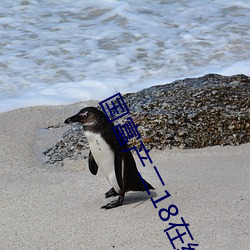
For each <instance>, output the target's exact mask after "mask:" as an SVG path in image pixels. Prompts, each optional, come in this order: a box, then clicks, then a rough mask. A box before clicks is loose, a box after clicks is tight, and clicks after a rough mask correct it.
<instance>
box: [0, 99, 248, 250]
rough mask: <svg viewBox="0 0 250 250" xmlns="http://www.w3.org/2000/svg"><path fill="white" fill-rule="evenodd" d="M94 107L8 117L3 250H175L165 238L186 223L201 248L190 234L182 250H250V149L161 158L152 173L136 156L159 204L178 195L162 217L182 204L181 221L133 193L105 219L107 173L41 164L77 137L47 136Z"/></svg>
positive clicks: (1, 199)
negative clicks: (189, 248) (192, 246)
mask: <svg viewBox="0 0 250 250" xmlns="http://www.w3.org/2000/svg"><path fill="white" fill-rule="evenodd" d="M86 105H89V104H88V103H87V104H86V103H84V104H76V105H70V106H60V107H35V108H26V109H20V110H15V111H13V112H8V113H1V114H0V127H1V133H0V139H1V145H0V147H1V150H0V188H1V193H0V249H6V250H12V249H19V250H20V249H173V247H172V246H171V243H170V241H169V239H168V238H167V235H166V234H165V233H164V231H163V230H164V229H166V228H168V227H169V225H168V223H180V222H181V217H183V218H184V220H185V221H186V222H187V223H189V224H190V226H189V229H190V232H191V233H192V235H193V237H194V240H193V241H192V240H191V239H190V237H189V236H188V234H186V235H184V236H183V240H184V242H185V244H183V245H182V244H181V242H180V241H179V240H176V241H174V243H175V244H176V247H177V248H178V249H181V247H183V246H185V245H186V244H187V243H197V244H199V246H198V247H196V249H202V250H203V249H219V250H224V249H225V250H230V249H232V250H235V249H244V250H247V249H249V244H250V236H249V228H250V220H249V211H250V203H249V190H250V180H249V171H250V168H249V167H250V153H249V152H250V144H245V145H240V146H237V147H230V146H227V147H221V146H216V147H211V148H204V149H196V150H177V149H173V150H165V151H157V150H152V151H151V152H150V156H151V158H152V160H153V162H154V165H150V164H148V165H147V166H146V167H145V168H144V167H143V166H142V165H141V163H140V162H139V161H138V158H137V156H136V155H135V159H136V161H137V163H138V164H137V165H138V168H139V171H140V172H141V173H142V175H143V176H144V178H145V179H146V180H147V181H149V182H150V183H151V184H152V185H153V186H154V187H155V188H156V190H155V192H153V193H152V194H153V196H154V199H157V198H160V197H162V196H163V195H164V190H165V189H167V190H168V192H169V193H171V197H169V198H167V199H165V200H163V201H161V202H159V203H158V204H159V205H158V208H159V209H160V208H168V206H169V205H171V204H174V205H176V206H177V207H178V210H179V213H178V215H177V216H171V217H170V219H169V221H162V220H161V219H160V217H159V215H158V211H159V209H155V208H154V206H153V204H152V202H151V201H150V199H149V196H148V195H147V193H128V194H127V195H126V197H125V203H124V205H123V206H121V207H118V208H115V209H111V210H103V209H100V207H101V206H102V205H104V204H106V203H107V199H105V198H104V193H105V192H106V191H107V190H108V189H109V188H110V186H109V184H108V182H107V180H106V179H105V178H104V176H103V175H102V173H101V172H99V173H98V174H97V176H93V175H91V173H90V172H89V170H88V166H87V160H81V161H80V160H79V161H69V160H68V161H65V162H64V165H60V164H59V165H44V164H43V163H42V162H41V160H42V151H43V150H45V149H47V148H48V147H50V146H53V145H54V143H56V142H57V141H58V140H59V139H60V137H61V135H62V133H63V132H64V131H66V130H67V127H63V128H60V129H52V130H45V129H43V128H45V127H46V126H49V125H53V124H57V123H60V122H62V121H64V119H65V118H67V117H68V116H70V115H72V114H74V113H75V112H76V111H78V110H79V109H80V108H81V107H84V106H86ZM153 166H157V168H158V171H159V173H160V174H161V177H162V179H163V181H164V182H165V186H164V187H163V186H162V184H161V182H160V181H159V179H158V177H157V175H156V173H155V171H154V169H153ZM109 200H110V199H109ZM171 212H174V210H171ZM162 215H163V216H164V217H165V216H166V213H163V214H162ZM178 229H179V231H180V232H181V233H182V232H185V231H186V230H185V229H184V228H183V227H179V228H178ZM175 236H176V232H175V229H172V230H171V237H175Z"/></svg>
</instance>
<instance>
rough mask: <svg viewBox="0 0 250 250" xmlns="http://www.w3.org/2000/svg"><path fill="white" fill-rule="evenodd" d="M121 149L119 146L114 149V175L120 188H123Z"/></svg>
mask: <svg viewBox="0 0 250 250" xmlns="http://www.w3.org/2000/svg"><path fill="white" fill-rule="evenodd" d="M122 153H123V152H122V151H121V149H120V147H116V149H115V176H116V180H117V183H118V185H119V187H120V189H121V190H122V189H123V181H122Z"/></svg>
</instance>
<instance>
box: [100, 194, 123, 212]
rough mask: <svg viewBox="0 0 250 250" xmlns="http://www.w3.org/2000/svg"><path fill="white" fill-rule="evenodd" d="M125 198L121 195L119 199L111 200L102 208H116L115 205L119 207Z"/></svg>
mask: <svg viewBox="0 0 250 250" xmlns="http://www.w3.org/2000/svg"><path fill="white" fill-rule="evenodd" d="M123 200H124V196H120V195H119V197H118V200H116V201H111V202H110V203H108V204H106V205H104V206H102V207H101V208H105V209H110V208H114V207H119V206H121V205H122V203H123Z"/></svg>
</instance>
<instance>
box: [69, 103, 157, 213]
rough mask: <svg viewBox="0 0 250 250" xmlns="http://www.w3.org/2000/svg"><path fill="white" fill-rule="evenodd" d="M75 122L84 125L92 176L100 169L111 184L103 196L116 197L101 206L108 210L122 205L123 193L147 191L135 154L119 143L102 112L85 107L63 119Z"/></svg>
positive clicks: (148, 186) (147, 184)
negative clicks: (116, 197) (139, 172)
mask: <svg viewBox="0 0 250 250" xmlns="http://www.w3.org/2000/svg"><path fill="white" fill-rule="evenodd" d="M74 122H78V123H80V124H81V125H82V126H83V130H84V133H85V136H86V137H87V140H88V143H89V147H90V152H89V159H88V164H89V170H90V172H91V173H92V174H93V175H96V174H97V171H98V169H99V168H100V169H101V171H102V172H103V174H104V176H105V177H106V178H107V180H108V182H109V183H110V185H111V187H112V188H111V189H110V190H109V191H108V192H106V193H105V196H106V198H108V197H113V196H118V199H117V200H114V201H112V202H110V203H108V204H106V205H104V206H102V207H101V208H104V209H110V208H115V207H118V206H121V205H122V204H123V201H124V196H125V193H126V192H128V191H146V189H145V186H144V185H143V183H142V179H141V178H140V176H139V174H138V170H137V167H136V163H135V160H134V157H133V155H132V153H131V152H130V151H126V152H124V151H123V150H126V149H129V148H128V145H127V144H124V145H122V146H121V145H120V144H119V141H118V139H117V138H116V136H115V134H114V132H113V130H112V129H111V128H112V127H114V124H113V123H110V122H109V121H108V118H107V117H106V116H105V114H104V113H103V112H102V111H100V110H98V109H97V108H95V107H86V108H84V109H82V110H80V111H79V112H78V113H77V114H76V115H74V116H71V117H69V118H67V119H66V120H65V123H67V124H70V123H74ZM143 181H144V184H145V185H146V187H147V189H148V190H150V189H154V188H153V187H152V186H151V185H150V184H149V183H148V182H147V181H145V180H144V179H143Z"/></svg>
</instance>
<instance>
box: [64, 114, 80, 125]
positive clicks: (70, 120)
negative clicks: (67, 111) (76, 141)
mask: <svg viewBox="0 0 250 250" xmlns="http://www.w3.org/2000/svg"><path fill="white" fill-rule="evenodd" d="M80 120H81V117H80V116H79V115H78V114H76V115H73V116H71V117H69V118H67V119H66V120H65V121H64V123H67V124H70V123H72V122H80Z"/></svg>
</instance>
